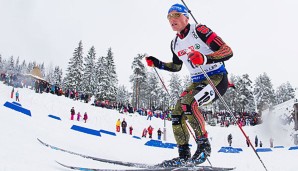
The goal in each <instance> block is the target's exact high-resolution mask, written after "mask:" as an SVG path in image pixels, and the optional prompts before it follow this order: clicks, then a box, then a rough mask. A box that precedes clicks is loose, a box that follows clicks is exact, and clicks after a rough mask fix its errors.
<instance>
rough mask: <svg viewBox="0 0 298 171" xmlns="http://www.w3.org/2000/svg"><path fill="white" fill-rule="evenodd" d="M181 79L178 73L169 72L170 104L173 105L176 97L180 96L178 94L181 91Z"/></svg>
mask: <svg viewBox="0 0 298 171" xmlns="http://www.w3.org/2000/svg"><path fill="white" fill-rule="evenodd" d="M181 82H182V81H181V79H180V77H179V75H178V74H176V73H172V74H171V79H170V84H169V87H170V92H169V93H170V96H171V97H170V99H171V100H170V104H171V105H174V104H175V103H176V101H177V100H178V98H179V97H180V94H181V93H182V91H183V89H182V84H181Z"/></svg>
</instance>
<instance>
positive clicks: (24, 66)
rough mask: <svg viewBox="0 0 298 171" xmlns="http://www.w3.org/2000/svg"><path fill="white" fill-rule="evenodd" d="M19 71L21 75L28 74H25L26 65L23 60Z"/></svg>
mask: <svg viewBox="0 0 298 171" xmlns="http://www.w3.org/2000/svg"><path fill="white" fill-rule="evenodd" d="M20 70H21V73H22V74H28V72H27V64H26V61H25V60H23V62H22V64H21V68H20Z"/></svg>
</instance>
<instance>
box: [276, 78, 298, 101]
mask: <svg viewBox="0 0 298 171" xmlns="http://www.w3.org/2000/svg"><path fill="white" fill-rule="evenodd" d="M293 98H295V90H294V88H293V87H292V85H291V84H290V83H289V82H286V83H283V84H281V85H280V86H278V87H277V89H276V101H277V104H280V103H283V102H285V101H288V100H290V99H293Z"/></svg>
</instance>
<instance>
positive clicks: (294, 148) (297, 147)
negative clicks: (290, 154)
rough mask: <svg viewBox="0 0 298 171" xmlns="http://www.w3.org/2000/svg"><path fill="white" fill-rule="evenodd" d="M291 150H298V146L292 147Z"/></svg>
mask: <svg viewBox="0 0 298 171" xmlns="http://www.w3.org/2000/svg"><path fill="white" fill-rule="evenodd" d="M289 150H298V146H295V147H290V148H289Z"/></svg>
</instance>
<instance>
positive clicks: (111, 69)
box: [105, 48, 118, 101]
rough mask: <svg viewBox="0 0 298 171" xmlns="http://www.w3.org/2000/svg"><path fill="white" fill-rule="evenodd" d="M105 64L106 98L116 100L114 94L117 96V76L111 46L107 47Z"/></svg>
mask: <svg viewBox="0 0 298 171" xmlns="http://www.w3.org/2000/svg"><path fill="white" fill-rule="evenodd" d="M106 59H107V65H106V68H105V69H106V70H107V74H108V78H109V79H108V87H107V88H108V89H106V91H107V93H108V94H107V100H110V101H116V96H117V91H118V90H117V88H118V78H117V73H116V66H115V62H114V54H113V52H112V48H109V49H108V54H107V57H106Z"/></svg>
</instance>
